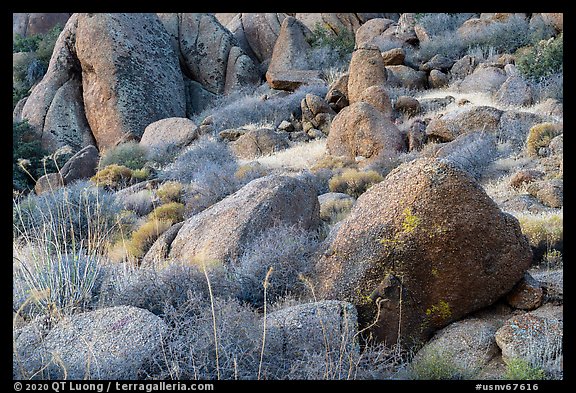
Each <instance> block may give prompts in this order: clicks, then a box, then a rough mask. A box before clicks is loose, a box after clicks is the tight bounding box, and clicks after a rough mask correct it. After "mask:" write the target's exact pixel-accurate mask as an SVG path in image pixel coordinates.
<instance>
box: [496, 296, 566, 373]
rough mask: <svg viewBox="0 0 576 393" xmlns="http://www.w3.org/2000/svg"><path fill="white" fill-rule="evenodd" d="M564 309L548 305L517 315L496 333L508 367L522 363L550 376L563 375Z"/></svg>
mask: <svg viewBox="0 0 576 393" xmlns="http://www.w3.org/2000/svg"><path fill="white" fill-rule="evenodd" d="M562 314H563V312H562V306H552V305H546V306H543V307H540V308H539V309H537V310H534V311H531V312H528V313H525V314H522V315H516V316H514V317H512V318H510V319H509V320H508V321H506V323H505V324H504V326H502V327H501V328H500V329H498V330H497V331H496V343H497V344H498V346H499V347H500V349H501V350H502V358H503V360H504V362H506V363H508V362H510V361H511V360H513V359H522V360H525V361H527V362H529V363H533V362H538V363H539V364H538V366H539V367H541V368H542V369H543V370H544V371H546V372H548V373H550V374H558V373H559V372H561V371H562V357H563V356H562V338H563V335H564V328H563V315H562Z"/></svg>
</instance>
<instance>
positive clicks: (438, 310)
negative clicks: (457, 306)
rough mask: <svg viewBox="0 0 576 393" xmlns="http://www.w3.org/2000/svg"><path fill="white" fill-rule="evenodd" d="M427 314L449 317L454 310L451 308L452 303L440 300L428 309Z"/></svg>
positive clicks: (442, 317)
mask: <svg viewBox="0 0 576 393" xmlns="http://www.w3.org/2000/svg"><path fill="white" fill-rule="evenodd" d="M426 315H427V316H429V317H436V316H437V317H439V318H441V319H448V318H450V317H451V316H452V310H451V309H450V305H449V304H448V303H446V302H445V301H444V300H440V301H439V302H438V304H434V305H432V307H430V308H429V309H427V310H426Z"/></svg>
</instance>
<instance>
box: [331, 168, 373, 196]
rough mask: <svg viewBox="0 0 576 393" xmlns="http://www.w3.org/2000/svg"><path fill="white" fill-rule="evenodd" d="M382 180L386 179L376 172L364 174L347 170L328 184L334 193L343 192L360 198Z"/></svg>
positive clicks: (354, 170) (355, 170) (335, 176)
mask: <svg viewBox="0 0 576 393" xmlns="http://www.w3.org/2000/svg"><path fill="white" fill-rule="evenodd" d="M382 180H384V178H383V177H382V176H381V175H380V174H379V173H378V172H376V171H366V172H363V171H359V170H357V169H347V170H345V171H344V172H342V173H341V174H337V175H334V176H333V177H332V178H331V179H330V181H329V182H328V186H329V188H330V191H332V192H342V193H345V194H348V195H350V196H353V197H354V198H358V197H359V196H360V195H362V194H363V193H364V192H366V190H368V189H369V188H370V187H372V186H373V185H374V184H376V183H379V182H381V181H382Z"/></svg>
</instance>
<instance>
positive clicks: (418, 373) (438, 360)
mask: <svg viewBox="0 0 576 393" xmlns="http://www.w3.org/2000/svg"><path fill="white" fill-rule="evenodd" d="M475 372H476V370H473V369H468V368H466V367H465V366H463V365H461V364H458V363H457V362H456V361H455V360H454V356H453V355H452V354H451V353H450V351H449V350H447V349H442V348H435V349H433V350H429V351H427V352H426V353H425V354H424V355H423V356H421V357H419V358H417V359H415V360H413V361H412V362H411V363H410V366H409V374H410V376H411V379H423V380H453V379H471V378H473V376H474V373H475Z"/></svg>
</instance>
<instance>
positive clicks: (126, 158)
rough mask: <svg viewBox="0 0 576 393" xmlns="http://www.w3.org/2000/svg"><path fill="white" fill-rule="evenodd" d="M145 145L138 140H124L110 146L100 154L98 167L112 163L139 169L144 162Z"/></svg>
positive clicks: (145, 159)
mask: <svg viewBox="0 0 576 393" xmlns="http://www.w3.org/2000/svg"><path fill="white" fill-rule="evenodd" d="M146 155H147V149H146V147H144V146H142V145H140V144H139V143H138V142H126V143H121V144H119V145H117V146H114V147H111V148H110V149H108V150H106V151H105V152H104V153H103V154H102V158H101V159H100V163H99V165H98V166H99V168H100V169H102V168H104V167H107V166H109V165H112V164H116V165H121V166H125V167H127V168H130V169H133V170H136V169H141V168H142V167H144V165H145V164H146V161H147V158H146Z"/></svg>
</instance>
